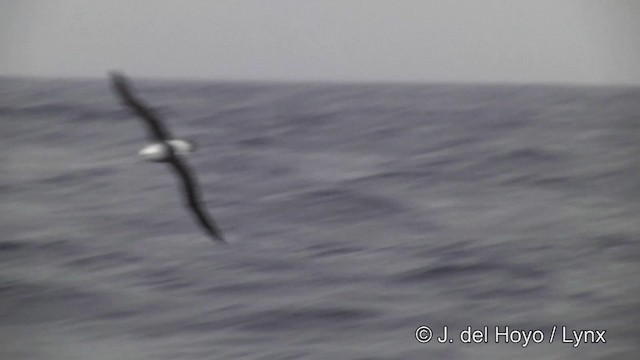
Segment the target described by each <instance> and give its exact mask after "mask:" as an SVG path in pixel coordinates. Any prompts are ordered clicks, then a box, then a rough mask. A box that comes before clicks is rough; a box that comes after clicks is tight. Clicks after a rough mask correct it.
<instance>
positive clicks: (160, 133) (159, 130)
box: [111, 73, 171, 141]
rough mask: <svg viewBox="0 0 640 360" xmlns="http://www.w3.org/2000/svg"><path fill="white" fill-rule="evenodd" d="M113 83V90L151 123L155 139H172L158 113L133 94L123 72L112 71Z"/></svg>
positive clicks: (137, 113)
mask: <svg viewBox="0 0 640 360" xmlns="http://www.w3.org/2000/svg"><path fill="white" fill-rule="evenodd" d="M111 83H112V85H113V90H114V91H115V92H116V94H118V96H120V100H122V102H123V103H124V104H125V105H127V106H128V107H129V108H131V110H133V112H134V113H136V115H138V116H140V117H141V118H142V119H143V120H144V121H145V122H146V123H147V125H149V128H150V129H151V134H152V137H153V138H154V139H155V140H157V141H167V140H170V139H171V134H170V133H169V130H168V129H167V128H166V127H165V126H164V125H163V124H162V122H161V121H160V118H159V117H158V115H157V114H156V113H155V112H153V110H151V108H150V107H148V106H147V105H145V104H143V103H142V101H140V100H139V99H137V98H136V97H135V96H134V95H133V91H132V88H131V85H130V84H129V80H127V78H126V77H125V76H124V75H123V74H120V73H111Z"/></svg>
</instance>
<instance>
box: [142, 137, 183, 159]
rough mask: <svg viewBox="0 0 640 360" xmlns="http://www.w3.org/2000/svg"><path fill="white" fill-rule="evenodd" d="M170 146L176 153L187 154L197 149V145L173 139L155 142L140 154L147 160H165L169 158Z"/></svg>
mask: <svg viewBox="0 0 640 360" xmlns="http://www.w3.org/2000/svg"><path fill="white" fill-rule="evenodd" d="M169 146H170V147H171V149H173V153H174V154H176V155H185V154H189V153H192V152H193V151H194V150H195V145H193V143H190V142H188V141H185V140H180V139H172V140H167V142H154V143H151V144H149V145H147V146H145V147H143V148H142V149H141V150H140V151H139V152H138V155H139V156H141V157H142V158H143V159H144V160H145V161H152V162H164V161H167V160H169Z"/></svg>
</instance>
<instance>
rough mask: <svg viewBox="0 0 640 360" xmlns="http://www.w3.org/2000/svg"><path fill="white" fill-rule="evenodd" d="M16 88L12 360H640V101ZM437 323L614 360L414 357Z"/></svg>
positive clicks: (1, 311)
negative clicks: (157, 137) (172, 139)
mask: <svg viewBox="0 0 640 360" xmlns="http://www.w3.org/2000/svg"><path fill="white" fill-rule="evenodd" d="M136 87H137V88H138V90H139V95H140V96H141V97H142V98H144V99H145V100H146V101H147V102H148V103H150V104H152V105H153V106H154V107H156V108H157V109H158V111H159V112H160V113H161V114H162V115H163V116H164V117H165V118H166V119H167V123H168V125H169V126H170V128H171V129H172V131H173V132H174V133H175V134H176V136H177V137H181V138H189V139H192V140H194V141H195V142H196V143H197V144H198V145H199V149H198V152H196V153H195V154H192V155H191V156H189V158H188V161H189V162H190V164H191V165H192V167H193V168H194V170H195V171H196V173H197V175H198V178H199V181H200V183H201V185H202V191H203V193H204V196H205V198H206V202H207V206H208V208H209V210H210V212H211V213H212V215H213V216H214V218H215V219H216V220H217V221H218V223H219V224H220V226H221V227H222V230H223V231H224V233H225V234H226V236H227V237H228V239H229V240H230V242H231V245H230V246H220V245H218V244H214V243H212V242H210V241H209V240H208V239H207V238H206V236H205V235H204V234H203V233H201V230H200V228H199V227H198V226H197V225H196V224H195V223H194V222H193V220H192V219H191V218H190V214H189V213H188V212H187V211H186V210H185V208H184V207H183V200H182V196H181V193H180V192H179V191H178V190H179V188H178V184H177V179H175V178H174V176H173V174H172V173H171V171H170V169H168V168H167V167H166V166H164V165H159V164H149V163H144V162H142V161H141V160H140V159H138V158H136V156H135V154H136V153H137V151H138V150H139V149H140V148H141V147H142V146H144V145H145V143H146V142H147V140H146V135H147V133H146V131H147V130H146V128H145V127H144V125H143V124H142V123H141V122H140V121H139V120H138V119H136V118H134V117H133V116H132V115H131V114H130V113H129V112H128V111H127V110H126V109H123V108H122V107H121V105H120V104H119V103H118V100H117V99H116V98H115V97H114V96H113V94H112V93H111V92H110V89H109V84H108V82H107V81H106V80H105V81H80V80H76V81H68V80H46V81H45V80H33V79H32V80H25V79H10V78H2V79H0V150H1V151H2V152H1V155H0V199H1V201H0V203H1V205H0V230H1V231H0V319H1V323H0V358H2V359H47V360H50V359H64V360H68V359H97V360H101V359H278V360H284V359H360V360H365V359H369V360H374V359H424V358H438V359H470V358H473V359H511V358H512V359H569V358H580V359H634V360H635V359H637V351H638V345H637V344H638V338H640V325H639V323H640V312H638V309H639V308H640V282H639V281H638V275H639V272H640V261H639V260H640V243H639V241H638V240H639V236H640V221H638V219H639V218H640V205H639V203H638V201H637V200H638V195H639V194H640V173H639V171H638V170H639V169H640V166H639V165H640V162H639V161H638V158H639V157H638V152H639V150H640V131H639V130H640V122H639V120H640V89H638V88H604V87H603V88H598V87H561V86H541V85H536V86H533V85H531V86H515V85H514V86H507V85H500V86H498V85H491V86H490V85H407V84H404V85H402V84H385V85H383V84H370V85H362V84H361V85H338V84H260V83H243V84H234V83H207V82H192V83H187V82H162V81H151V80H146V81H137V82H136ZM420 325H430V326H432V327H434V328H438V327H441V326H443V325H448V326H449V327H450V329H455V330H456V331H458V330H461V329H464V328H465V327H466V326H467V325H471V326H473V327H475V328H480V327H482V326H485V325H487V326H489V327H493V326H496V325H500V326H509V327H510V328H514V329H523V330H529V329H531V330H533V329H542V330H543V331H545V332H547V334H548V331H549V330H550V329H551V327H552V326H553V325H566V326H568V327H570V328H574V329H606V330H607V333H606V340H607V343H606V344H585V345H581V346H579V347H577V348H573V347H572V346H571V345H568V344H561V343H558V342H556V343H553V344H548V343H545V344H529V346H527V347H526V348H523V347H522V346H521V345H520V344H504V343H500V344H495V343H493V342H490V343H489V344H461V343H459V342H456V343H453V344H437V343H429V344H420V343H418V342H417V341H416V340H415V339H414V331H415V329H416V328H417V327H418V326H420Z"/></svg>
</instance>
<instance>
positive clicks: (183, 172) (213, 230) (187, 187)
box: [169, 153, 226, 243]
mask: <svg viewBox="0 0 640 360" xmlns="http://www.w3.org/2000/svg"><path fill="white" fill-rule="evenodd" d="M169 163H170V164H171V166H172V167H173V169H174V170H175V171H176V173H177V174H178V176H179V177H180V178H181V179H182V185H183V186H184V192H185V196H186V200H187V206H189V207H190V208H191V211H193V213H194V214H195V215H196V217H197V218H198V221H199V222H200V225H201V226H202V227H203V228H204V229H205V231H206V232H207V233H208V234H209V235H211V236H212V237H213V239H214V240H217V241H222V242H225V243H226V241H225V240H224V238H223V237H222V232H221V231H220V229H219V228H218V226H217V225H216V223H215V221H213V219H211V218H210V217H209V214H208V213H207V210H206V209H205V208H204V207H203V206H202V205H201V203H200V199H199V198H200V195H199V192H198V184H197V182H196V179H195V176H193V175H192V174H191V170H190V169H189V167H188V166H187V164H186V163H184V162H183V161H182V159H180V157H179V156H177V155H175V154H173V153H172V154H171V155H170V158H169Z"/></svg>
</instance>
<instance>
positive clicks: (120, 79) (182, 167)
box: [110, 73, 226, 243]
mask: <svg viewBox="0 0 640 360" xmlns="http://www.w3.org/2000/svg"><path fill="white" fill-rule="evenodd" d="M110 75H111V82H112V85H113V90H114V91H115V93H116V94H117V95H118V96H119V98H120V100H121V101H122V103H123V104H124V105H126V106H127V107H129V108H130V109H131V110H132V111H133V113H134V114H136V115H137V116H138V117H140V118H141V119H142V120H144V122H145V123H146V124H147V126H148V128H149V130H150V132H149V134H150V139H151V141H152V142H151V144H149V145H147V146H145V147H144V148H142V150H140V152H139V153H138V155H140V156H142V157H143V158H144V159H145V160H147V161H153V162H164V163H167V164H169V165H170V166H171V167H172V168H173V170H174V171H175V173H176V174H177V175H178V177H179V178H180V180H181V181H182V185H183V190H184V195H185V200H186V205H187V206H188V207H189V208H190V209H191V212H192V213H193V215H195V217H196V220H197V221H198V223H199V224H200V225H201V226H202V228H203V229H204V230H205V231H206V232H207V234H208V235H209V236H211V238H212V239H213V240H215V241H220V242H223V243H225V242H226V241H225V240H224V237H223V236H222V232H221V231H220V229H219V228H218V226H217V225H216V223H215V221H214V220H213V219H212V218H211V217H210V216H209V214H208V213H207V210H206V208H205V207H204V206H203V205H202V201H201V200H200V192H199V189H198V183H197V181H196V177H195V175H194V174H193V173H192V171H191V169H190V168H189V166H187V163H186V162H185V161H184V160H183V159H182V156H181V155H184V154H188V153H190V152H193V151H194V150H195V146H194V145H193V144H192V143H190V142H188V141H185V140H181V139H175V138H173V136H171V133H170V132H169V130H168V129H167V127H166V126H165V125H164V124H163V123H162V121H161V120H160V118H159V117H158V115H157V114H156V113H155V112H154V111H153V110H152V109H151V108H150V107H148V106H146V105H145V104H144V103H143V102H142V101H140V99H138V98H137V97H136V96H134V94H133V90H132V87H131V85H130V84H129V81H128V79H127V78H126V77H125V76H124V75H123V74H120V73H111V74H110Z"/></svg>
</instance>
